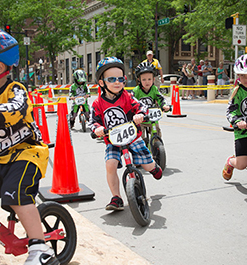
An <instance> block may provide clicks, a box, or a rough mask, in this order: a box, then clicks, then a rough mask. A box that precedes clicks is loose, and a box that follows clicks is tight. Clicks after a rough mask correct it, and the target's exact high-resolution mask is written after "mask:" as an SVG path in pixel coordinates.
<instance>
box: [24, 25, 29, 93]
mask: <svg viewBox="0 0 247 265" xmlns="http://www.w3.org/2000/svg"><path fill="white" fill-rule="evenodd" d="M25 36H26V37H27V30H25ZM28 62H29V60H28V45H26V67H27V89H28V84H29V65H28Z"/></svg>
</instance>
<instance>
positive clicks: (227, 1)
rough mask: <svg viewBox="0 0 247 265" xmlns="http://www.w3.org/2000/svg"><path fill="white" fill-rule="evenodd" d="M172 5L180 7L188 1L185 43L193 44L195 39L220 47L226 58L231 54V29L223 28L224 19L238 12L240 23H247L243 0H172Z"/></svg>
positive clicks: (246, 11)
mask: <svg viewBox="0 0 247 265" xmlns="http://www.w3.org/2000/svg"><path fill="white" fill-rule="evenodd" d="M173 3H174V6H176V7H177V9H178V8H181V6H183V5H184V4H185V3H187V4H188V3H189V4H190V7H191V10H195V12H193V13H190V12H188V13H187V14H186V16H185V24H186V25H185V30H186V32H187V33H186V34H184V36H183V38H184V39H185V41H186V42H187V43H191V44H192V45H193V44H195V42H196V41H197V40H201V41H202V42H203V43H206V44H208V45H212V46H215V47H217V48H218V49H221V50H222V51H223V52H224V54H225V56H228V58H227V59H231V58H230V57H232V55H233V52H234V51H233V49H232V30H230V29H228V30H227V29H225V19H226V18H228V17H230V16H231V15H232V14H235V13H236V12H239V13H240V19H239V21H240V23H239V24H246V23H247V17H246V15H247V6H246V1H245V0H219V1H213V0H194V1H189V2H188V1H184V0H174V1H173Z"/></svg>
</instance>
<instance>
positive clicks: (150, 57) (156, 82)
mask: <svg viewBox="0 0 247 265" xmlns="http://www.w3.org/2000/svg"><path fill="white" fill-rule="evenodd" d="M146 56H147V59H146V60H144V61H143V62H149V63H150V64H152V65H154V67H155V69H156V73H155V78H154V85H155V86H156V87H158V89H159V88H160V81H161V83H164V78H163V71H162V67H161V65H160V62H159V61H158V60H157V59H154V58H153V57H154V54H153V51H147V53H146ZM158 74H159V75H160V80H159V77H158Z"/></svg>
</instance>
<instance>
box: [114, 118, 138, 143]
mask: <svg viewBox="0 0 247 265" xmlns="http://www.w3.org/2000/svg"><path fill="white" fill-rule="evenodd" d="M136 137H137V128H136V126H135V124H134V123H133V122H127V123H124V124H121V125H119V126H116V127H114V128H112V129H110V131H109V140H110V142H111V143H112V144H113V145H116V146H122V145H127V144H129V143H131V142H132V141H133V140H135V138H136Z"/></svg>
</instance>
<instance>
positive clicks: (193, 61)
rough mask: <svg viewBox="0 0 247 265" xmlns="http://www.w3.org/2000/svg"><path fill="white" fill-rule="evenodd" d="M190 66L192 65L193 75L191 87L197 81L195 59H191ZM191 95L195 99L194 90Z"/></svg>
mask: <svg viewBox="0 0 247 265" xmlns="http://www.w3.org/2000/svg"><path fill="white" fill-rule="evenodd" d="M191 65H192V71H193V74H194V84H193V85H196V84H197V80H198V66H197V65H196V60H195V58H192V59H191ZM192 95H193V97H196V90H192Z"/></svg>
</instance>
